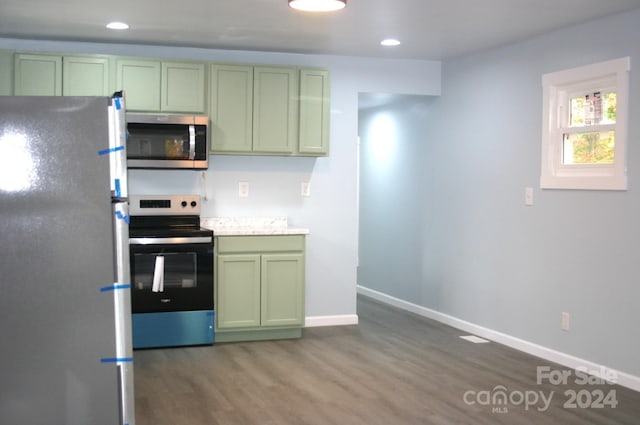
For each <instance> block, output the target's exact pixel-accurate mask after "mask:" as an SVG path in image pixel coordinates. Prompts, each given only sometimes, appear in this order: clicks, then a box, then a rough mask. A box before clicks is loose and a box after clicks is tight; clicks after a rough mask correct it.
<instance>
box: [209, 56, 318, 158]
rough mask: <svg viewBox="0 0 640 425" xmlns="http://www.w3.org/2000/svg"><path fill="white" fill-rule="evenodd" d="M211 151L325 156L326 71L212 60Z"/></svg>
mask: <svg viewBox="0 0 640 425" xmlns="http://www.w3.org/2000/svg"><path fill="white" fill-rule="evenodd" d="M209 95H210V96H209V115H210V117H211V123H212V132H211V153H213V154H236V155H284V156H323V155H327V154H328V152H329V73H328V71H327V70H323V69H318V70H314V69H306V68H303V69H298V68H295V67H275V66H250V65H232V64H213V65H212V66H211V73H210V92H209Z"/></svg>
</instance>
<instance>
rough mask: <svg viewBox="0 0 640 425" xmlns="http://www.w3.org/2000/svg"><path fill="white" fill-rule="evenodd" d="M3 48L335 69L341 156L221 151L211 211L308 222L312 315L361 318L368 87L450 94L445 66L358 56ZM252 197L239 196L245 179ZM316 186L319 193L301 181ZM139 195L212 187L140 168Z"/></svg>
mask: <svg viewBox="0 0 640 425" xmlns="http://www.w3.org/2000/svg"><path fill="white" fill-rule="evenodd" d="M0 49H15V50H26V51H55V52H69V53H103V54H119V55H135V56H153V57H161V58H175V59H195V60H207V61H221V62H240V63H259V64H284V65H286V64H290V65H307V66H320V67H326V68H329V69H330V71H331V155H330V156H329V157H328V158H318V159H313V158H271V157H231V156H230V157H227V156H212V157H211V158H210V169H209V171H208V172H207V173H206V192H207V193H208V196H209V201H208V202H206V203H205V204H204V206H203V215H204V216H228V215H247V216H263V215H276V214H277V215H286V216H288V217H289V221H290V223H291V224H292V225H294V226H296V227H308V228H309V229H310V230H311V234H310V235H309V237H308V240H307V269H306V278H307V301H306V307H307V316H314V317H316V316H333V315H337V316H341V315H355V314H356V262H357V228H356V227H357V207H356V199H357V196H356V195H357V194H356V190H357V189H356V162H357V154H356V153H357V147H356V140H357V114H358V112H357V108H358V93H359V92H386V93H414V94H426V95H434V94H439V92H440V63H439V62H427V61H398V60H377V59H367V58H356V57H339V56H319V55H298V54H280V53H263V52H241V51H224V50H208V49H191V48H174V47H158V46H132V45H124V44H95V43H66V42H48V41H28V40H12V39H0ZM241 180H246V181H249V182H250V187H251V188H250V196H249V197H248V198H246V199H240V198H238V196H237V184H238V181H241ZM302 181H309V182H311V197H310V198H302V197H301V196H300V182H302ZM130 189H131V192H132V193H143V192H144V193H154V194H157V193H204V191H203V183H202V178H201V173H198V172H190V171H145V170H139V171H132V173H131V179H130Z"/></svg>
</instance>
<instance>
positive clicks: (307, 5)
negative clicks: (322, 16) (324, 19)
mask: <svg viewBox="0 0 640 425" xmlns="http://www.w3.org/2000/svg"><path fill="white" fill-rule="evenodd" d="M346 5H347V0H289V7H291V8H293V9H297V10H304V11H305V12H333V11H335V10H340V9H344V7H345V6H346Z"/></svg>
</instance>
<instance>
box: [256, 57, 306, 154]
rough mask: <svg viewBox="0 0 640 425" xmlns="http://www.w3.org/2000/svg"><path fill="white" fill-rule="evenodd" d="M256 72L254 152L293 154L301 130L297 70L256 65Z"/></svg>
mask: <svg viewBox="0 0 640 425" xmlns="http://www.w3.org/2000/svg"><path fill="white" fill-rule="evenodd" d="M253 72H254V85H253V151H254V152H265V153H293V151H294V147H295V146H297V129H298V125H297V119H298V107H297V78H296V74H297V73H296V69H294V68H275V67H256V68H254V70H253Z"/></svg>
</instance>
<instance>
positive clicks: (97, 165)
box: [0, 94, 135, 425]
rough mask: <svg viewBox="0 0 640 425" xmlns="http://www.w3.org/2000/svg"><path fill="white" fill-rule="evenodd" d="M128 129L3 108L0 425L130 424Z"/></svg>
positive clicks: (86, 111)
mask: <svg viewBox="0 0 640 425" xmlns="http://www.w3.org/2000/svg"><path fill="white" fill-rule="evenodd" d="M125 124H126V123H125V115H124V98H123V97H122V96H121V95H120V94H115V95H114V96H113V97H12V96H0V282H1V283H0V339H1V341H2V343H1V345H0V370H1V373H0V424H29V425H39V424H43V425H45V424H46V425H75V424H77V425H103V424H104V425H114V424H127V425H133V424H134V423H135V413H134V398H133V355H132V348H131V303H130V284H129V280H130V277H129V247H128V238H129V233H128V232H129V230H128V204H127V195H128V194H127V169H126V153H125V128H126V126H125Z"/></svg>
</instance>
